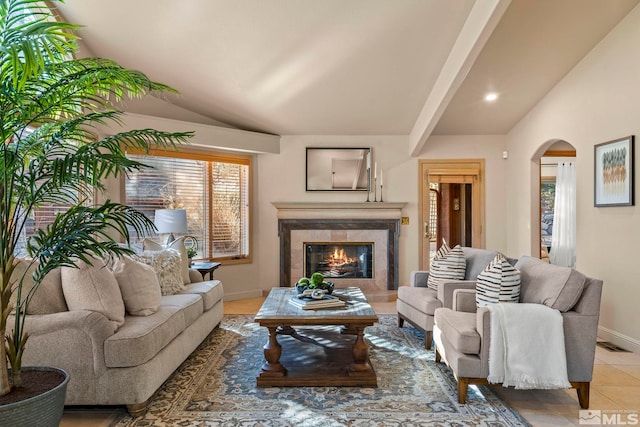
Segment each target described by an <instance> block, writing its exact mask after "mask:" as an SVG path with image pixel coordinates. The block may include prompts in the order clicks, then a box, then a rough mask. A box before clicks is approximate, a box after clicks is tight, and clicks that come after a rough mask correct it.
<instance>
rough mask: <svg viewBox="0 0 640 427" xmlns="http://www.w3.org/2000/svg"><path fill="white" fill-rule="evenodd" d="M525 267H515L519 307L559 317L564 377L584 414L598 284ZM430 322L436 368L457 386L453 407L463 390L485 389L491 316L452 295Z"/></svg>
mask: <svg viewBox="0 0 640 427" xmlns="http://www.w3.org/2000/svg"><path fill="white" fill-rule="evenodd" d="M524 258H529V257H524ZM526 261H527V263H525V265H518V264H516V267H517V268H519V269H520V272H521V275H522V277H521V279H522V288H521V294H520V302H528V303H539V304H545V305H547V306H549V307H552V308H555V309H557V310H558V311H560V314H561V316H562V330H563V332H564V348H565V352H566V367H567V377H568V380H569V382H570V384H571V386H572V387H573V388H575V389H576V390H577V394H578V401H579V403H580V406H581V407H582V408H584V409H587V408H588V407H589V386H590V382H591V379H592V374H593V363H594V358H595V349H596V334H597V329H598V317H599V313H600V298H601V294H602V281H601V280H597V279H592V278H589V277H586V276H584V275H581V274H580V273H578V272H576V271H575V270H571V274H570V275H569V276H568V278H567V275H562V274H560V275H559V274H558V272H559V271H560V270H559V269H562V268H563V267H558V266H553V265H550V264H546V263H543V262H541V261H539V260H535V259H527V260H526ZM518 263H520V261H519V262H518ZM564 268H566V267H564ZM565 279H566V280H565ZM506 304H516V307H517V305H518V304H517V303H506ZM434 321H435V325H434V334H433V335H434V336H433V338H434V341H435V343H436V362H440V361H441V360H443V361H444V362H446V363H447V365H449V367H450V368H451V370H452V371H453V373H454V375H455V377H456V379H457V381H458V401H459V402H460V403H465V401H466V398H467V387H468V385H469V384H478V385H488V384H489V382H488V380H487V377H488V376H489V373H490V372H489V351H490V336H491V335H490V333H491V328H490V325H491V312H490V310H489V309H488V308H486V307H476V298H475V291H474V290H469V289H467V290H457V291H455V292H454V295H453V300H452V307H451V308H438V309H437V310H436V311H435V316H434Z"/></svg>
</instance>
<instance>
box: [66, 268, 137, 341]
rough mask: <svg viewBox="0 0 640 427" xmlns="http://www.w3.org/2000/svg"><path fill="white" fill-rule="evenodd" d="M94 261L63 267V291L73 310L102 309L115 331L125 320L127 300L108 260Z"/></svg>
mask: <svg viewBox="0 0 640 427" xmlns="http://www.w3.org/2000/svg"><path fill="white" fill-rule="evenodd" d="M91 262H92V264H93V265H89V264H86V263H84V262H82V261H78V262H77V263H76V266H77V268H73V267H62V269H61V272H60V276H61V279H62V291H63V292H64V297H65V299H66V300H67V306H69V310H70V311H73V310H89V311H96V312H98V313H102V314H103V315H105V316H106V317H107V319H109V321H110V322H111V324H112V326H113V331H114V332H115V331H116V330H117V329H118V328H119V327H120V326H122V325H123V324H124V313H125V310H124V302H123V301H122V294H121V293H120V287H119V286H118V282H117V281H116V278H115V276H114V275H113V273H112V272H111V270H109V269H108V268H107V267H106V266H105V264H104V261H102V260H99V259H93V260H92V261H91Z"/></svg>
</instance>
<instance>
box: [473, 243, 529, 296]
mask: <svg viewBox="0 0 640 427" xmlns="http://www.w3.org/2000/svg"><path fill="white" fill-rule="evenodd" d="M519 299H520V271H519V270H518V269H517V268H515V267H514V266H512V265H511V264H509V261H507V259H506V258H505V257H504V255H502V254H501V253H498V255H496V256H495V258H494V259H493V260H492V261H491V262H490V263H489V265H487V266H486V267H485V269H484V270H483V271H482V272H481V273H480V274H478V278H477V279H476V305H477V306H478V307H486V306H487V305H489V304H496V303H499V302H518V300H519Z"/></svg>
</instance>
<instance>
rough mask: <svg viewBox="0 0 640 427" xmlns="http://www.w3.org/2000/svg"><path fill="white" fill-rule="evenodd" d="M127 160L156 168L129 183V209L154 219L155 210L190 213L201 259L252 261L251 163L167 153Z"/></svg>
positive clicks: (134, 175)
mask: <svg viewBox="0 0 640 427" xmlns="http://www.w3.org/2000/svg"><path fill="white" fill-rule="evenodd" d="M127 157H129V158H130V159H132V160H135V161H138V162H141V163H144V164H146V165H148V166H151V168H144V169H141V170H139V171H135V172H132V173H130V174H129V175H128V177H127V178H126V184H125V194H126V201H125V203H126V204H127V205H129V206H132V207H134V208H136V209H138V210H140V211H142V212H143V213H144V214H145V215H146V216H147V217H149V218H150V219H153V218H154V215H155V210H156V209H185V210H186V211H187V224H188V235H191V236H194V237H195V238H196V240H197V241H198V248H197V249H198V253H197V255H196V258H198V259H213V260H220V259H227V260H229V259H232V260H243V261H248V260H250V258H249V255H250V254H249V247H250V245H249V222H250V221H249V209H250V206H249V181H250V158H249V157H244V156H243V157H240V156H238V157H235V156H234V157H231V156H216V155H202V154H190V153H183V152H179V153H176V152H164V151H162V152H155V153H152V154H151V155H144V154H128V155H127ZM130 232H131V233H132V241H134V242H135V241H136V240H139V236H136V235H134V231H133V230H130ZM155 238H156V239H157V240H160V239H161V237H160V236H155Z"/></svg>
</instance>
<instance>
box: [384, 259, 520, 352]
mask: <svg viewBox="0 0 640 427" xmlns="http://www.w3.org/2000/svg"><path fill="white" fill-rule="evenodd" d="M462 250H463V251H464V257H465V260H466V262H467V268H466V271H465V277H464V280H452V281H449V282H445V283H442V284H441V285H440V286H439V287H438V291H437V292H436V291H434V290H433V289H430V288H427V279H428V277H429V272H428V271H413V272H411V281H410V286H400V287H399V288H398V299H397V301H396V309H397V311H398V326H399V327H403V326H404V322H405V320H406V321H407V322H409V323H410V324H411V325H413V326H414V327H416V328H418V329H420V330H422V331H424V333H425V342H424V344H425V348H426V349H427V350H430V349H431V343H432V341H433V324H434V317H433V316H434V313H435V310H436V309H437V308H440V307H448V308H451V303H452V301H453V291H454V290H456V289H475V286H476V282H475V280H476V277H478V274H480V272H482V270H484V268H485V267H486V266H487V265H488V264H489V263H490V262H491V260H493V258H494V257H495V256H496V255H497V254H498V252H496V251H492V250H487V249H477V248H467V247H463V248H462ZM514 262H515V261H514Z"/></svg>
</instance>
